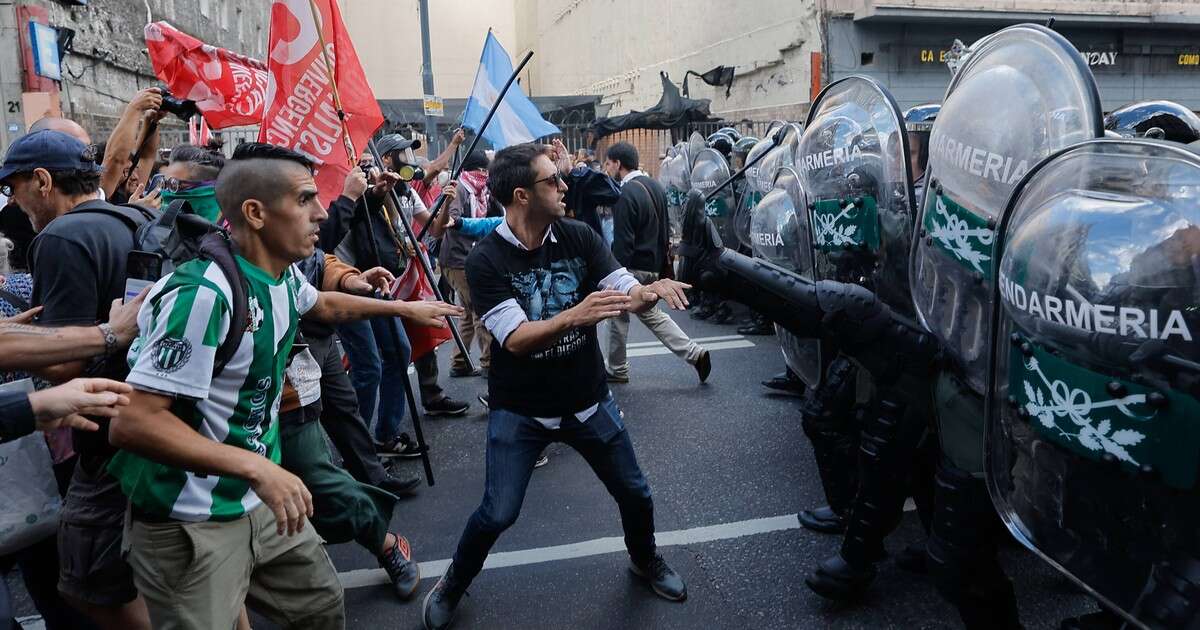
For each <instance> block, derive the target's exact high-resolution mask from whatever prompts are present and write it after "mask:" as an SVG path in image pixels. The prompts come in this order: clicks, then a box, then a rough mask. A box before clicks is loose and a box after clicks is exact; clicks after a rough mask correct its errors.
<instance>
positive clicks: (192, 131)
mask: <svg viewBox="0 0 1200 630" xmlns="http://www.w3.org/2000/svg"><path fill="white" fill-rule="evenodd" d="M187 126H188V144H190V145H193V146H195V145H198V144H200V136H199V134H198V133H197V130H196V117H195V116H190V117H189V118H188V121H187Z"/></svg>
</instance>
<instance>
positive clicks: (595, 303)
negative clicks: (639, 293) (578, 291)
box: [563, 289, 633, 327]
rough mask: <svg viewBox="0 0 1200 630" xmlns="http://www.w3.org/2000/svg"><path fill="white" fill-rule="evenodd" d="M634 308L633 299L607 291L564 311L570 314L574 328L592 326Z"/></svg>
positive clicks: (592, 295) (586, 298)
mask: <svg viewBox="0 0 1200 630" xmlns="http://www.w3.org/2000/svg"><path fill="white" fill-rule="evenodd" d="M632 306H633V299H632V298H630V297H629V296H628V295H625V294H624V293H621V292H620V291H613V290H611V289H605V290H603V291H596V292H594V293H589V294H588V296H587V297H585V298H583V301H582V302H580V303H579V304H576V305H575V306H572V307H571V308H569V309H567V310H565V311H563V314H569V315H568V316H569V317H570V318H571V319H570V323H571V325H572V326H575V327H578V326H592V325H594V324H596V323H598V322H601V321H603V320H606V319H608V318H610V317H616V316H617V315H620V314H621V313H624V312H626V311H628V310H629V309H630V308H631V307H632Z"/></svg>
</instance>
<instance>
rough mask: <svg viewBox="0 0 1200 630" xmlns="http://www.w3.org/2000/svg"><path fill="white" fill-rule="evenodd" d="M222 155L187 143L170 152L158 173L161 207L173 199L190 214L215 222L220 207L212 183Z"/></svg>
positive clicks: (218, 169)
mask: <svg viewBox="0 0 1200 630" xmlns="http://www.w3.org/2000/svg"><path fill="white" fill-rule="evenodd" d="M224 165H225V156H223V155H221V154H220V153H214V152H213V151H211V150H209V149H205V148H201V147H197V146H193V145H190V144H182V145H179V146H177V147H175V148H174V149H172V150H171V157H170V159H169V160H168V162H167V165H166V166H165V167H163V169H162V170H161V171H159V173H160V174H161V177H162V184H161V187H160V188H159V190H161V199H162V202H161V203H162V205H163V207H166V206H168V205H170V204H171V202H172V201H174V200H176V199H182V200H183V201H186V202H187V203H188V205H189V206H190V207H191V209H192V212H194V213H196V214H198V215H200V216H202V217H204V218H205V219H208V220H209V221H212V222H213V223H217V222H218V221H219V220H220V215H221V208H220V206H218V204H217V193H216V190H215V189H214V187H213V184H214V183H215V182H216V180H217V175H219V174H220V173H221V167H223V166H224Z"/></svg>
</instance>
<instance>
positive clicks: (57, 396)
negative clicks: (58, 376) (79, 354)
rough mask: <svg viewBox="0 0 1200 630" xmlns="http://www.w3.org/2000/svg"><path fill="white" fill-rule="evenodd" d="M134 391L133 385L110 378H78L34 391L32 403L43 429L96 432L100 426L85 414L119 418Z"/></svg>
mask: <svg viewBox="0 0 1200 630" xmlns="http://www.w3.org/2000/svg"><path fill="white" fill-rule="evenodd" d="M132 391H133V387H130V386H129V385H127V384H125V383H121V382H118V381H110V380H108V379H106V378H77V379H74V380H71V381H67V382H66V383H63V384H62V385H59V386H57V387H51V388H50V389H43V390H41V391H37V392H32V393H30V394H29V405H30V407H32V408H33V415H34V417H35V418H36V419H37V428H38V429H39V430H41V431H50V430H52V429H57V428H59V427H62V426H67V427H71V428H73V429H83V430H84V431H95V430H96V429H98V428H100V427H99V426H98V425H97V424H96V423H95V422H92V421H90V420H88V419H86V418H84V417H83V416H85V415H88V416H104V417H106V418H112V417H115V416H116V415H117V411H118V407H123V406H125V405H128V404H129V396H128V394H129V393H130V392H132Z"/></svg>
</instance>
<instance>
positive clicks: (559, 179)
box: [530, 171, 567, 188]
mask: <svg viewBox="0 0 1200 630" xmlns="http://www.w3.org/2000/svg"><path fill="white" fill-rule="evenodd" d="M542 182H550V183H552V184H554V187H555V188H558V185H559V184H565V183H567V180H565V179H563V176H562V175H561V174H559V172H558V171H554V174H553V175H550V176H548V177H543V178H541V179H538V180H534V182H533V184H532V185H531V186H530V188H532V187H533V186H537V185H538V184H540V183H542Z"/></svg>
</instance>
